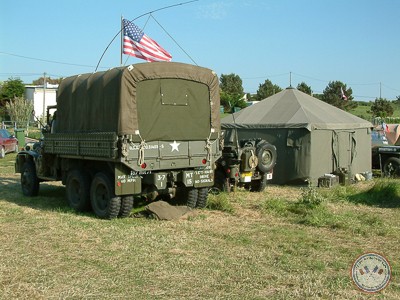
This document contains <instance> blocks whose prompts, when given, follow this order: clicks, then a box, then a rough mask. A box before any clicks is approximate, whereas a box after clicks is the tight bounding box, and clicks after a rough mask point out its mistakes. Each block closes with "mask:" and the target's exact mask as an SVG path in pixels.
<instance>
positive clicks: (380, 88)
mask: <svg viewBox="0 0 400 300" xmlns="http://www.w3.org/2000/svg"><path fill="white" fill-rule="evenodd" d="M379 99H382V82H379Z"/></svg>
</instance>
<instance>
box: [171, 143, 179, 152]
mask: <svg viewBox="0 0 400 300" xmlns="http://www.w3.org/2000/svg"><path fill="white" fill-rule="evenodd" d="M180 144H181V143H177V142H176V141H174V142H173V143H172V144H170V145H171V147H172V150H171V152H174V150H176V152H179V149H178V147H179V145H180Z"/></svg>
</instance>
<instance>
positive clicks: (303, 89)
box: [297, 82, 312, 95]
mask: <svg viewBox="0 0 400 300" xmlns="http://www.w3.org/2000/svg"><path fill="white" fill-rule="evenodd" d="M297 89H298V90H299V91H301V92H303V93H306V94H308V95H311V94H312V90H311V86H309V85H307V84H306V83H305V82H301V83H299V84H298V85H297Z"/></svg>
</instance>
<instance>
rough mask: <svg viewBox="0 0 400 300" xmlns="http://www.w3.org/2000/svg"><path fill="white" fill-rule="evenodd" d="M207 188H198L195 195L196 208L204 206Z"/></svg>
mask: <svg viewBox="0 0 400 300" xmlns="http://www.w3.org/2000/svg"><path fill="white" fill-rule="evenodd" d="M207 197H208V188H200V189H199V191H198V196H197V203H196V207H197V208H205V207H206V205H207Z"/></svg>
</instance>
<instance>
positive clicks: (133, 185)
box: [114, 165, 142, 196]
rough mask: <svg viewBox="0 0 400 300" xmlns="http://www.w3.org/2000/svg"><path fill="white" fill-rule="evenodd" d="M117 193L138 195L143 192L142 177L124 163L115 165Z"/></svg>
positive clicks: (119, 194) (120, 194)
mask: <svg viewBox="0 0 400 300" xmlns="http://www.w3.org/2000/svg"><path fill="white" fill-rule="evenodd" d="M114 181H115V195H117V196H122V195H135V194H136V195H137V194H140V193H141V192H142V179H141V177H140V176H137V175H134V174H132V173H131V171H130V170H128V169H127V168H125V167H124V166H122V165H116V166H115V180H114Z"/></svg>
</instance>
